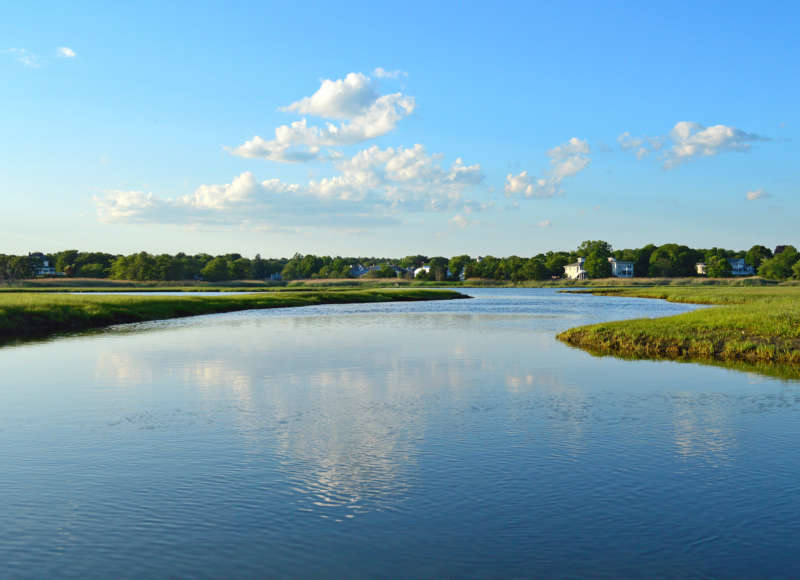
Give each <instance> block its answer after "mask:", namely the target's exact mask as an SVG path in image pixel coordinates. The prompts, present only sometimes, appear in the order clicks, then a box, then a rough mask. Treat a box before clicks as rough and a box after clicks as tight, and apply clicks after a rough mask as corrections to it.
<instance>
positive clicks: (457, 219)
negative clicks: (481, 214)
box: [450, 213, 469, 229]
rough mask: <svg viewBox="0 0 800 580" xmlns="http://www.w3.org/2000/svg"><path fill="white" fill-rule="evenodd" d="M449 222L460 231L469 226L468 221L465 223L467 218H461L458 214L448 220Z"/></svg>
mask: <svg viewBox="0 0 800 580" xmlns="http://www.w3.org/2000/svg"><path fill="white" fill-rule="evenodd" d="M450 221H451V222H452V223H453V224H455V225H457V226H458V227H460V228H462V229H463V228H465V227H467V226H468V225H469V221H467V218H465V217H464V216H462V215H461V214H460V213H459V214H456V215H454V216H453V217H452V218H450Z"/></svg>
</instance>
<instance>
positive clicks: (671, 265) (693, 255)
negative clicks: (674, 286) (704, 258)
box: [648, 244, 697, 277]
mask: <svg viewBox="0 0 800 580" xmlns="http://www.w3.org/2000/svg"><path fill="white" fill-rule="evenodd" d="M696 263H697V252H695V251H694V250H692V249H691V248H687V247H686V246H679V245H678V244H664V245H663V246H659V247H658V248H656V249H655V250H653V253H652V254H650V266H649V269H648V275H649V276H668V277H675V276H692V275H693V274H694V273H695V264H696Z"/></svg>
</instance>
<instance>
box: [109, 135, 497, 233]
mask: <svg viewBox="0 0 800 580" xmlns="http://www.w3.org/2000/svg"><path fill="white" fill-rule="evenodd" d="M440 161H441V156H440V155H431V154H429V153H428V152H427V151H426V150H425V148H424V147H423V146H422V145H415V146H414V147H410V148H402V147H398V148H392V147H389V148H386V149H380V148H378V147H375V146H373V147H370V148H369V149H365V150H363V151H360V152H358V153H357V154H356V155H354V156H353V157H352V158H349V159H344V160H341V161H339V162H338V163H336V168H337V169H338V174H337V175H334V176H332V177H326V178H323V179H320V180H312V181H309V182H308V183H307V184H306V185H305V186H302V185H299V184H290V183H285V182H283V181H281V180H279V179H268V180H266V181H258V180H257V179H256V178H255V176H254V175H253V174H252V173H251V172H249V171H248V172H244V173H242V174H241V175H239V176H237V177H235V178H234V179H233V180H231V182H230V183H227V184H211V185H201V186H199V187H198V188H197V189H195V191H194V192H193V193H191V194H187V195H183V196H180V197H175V198H157V197H155V196H154V195H153V194H152V193H145V192H142V191H111V192H108V193H107V194H106V195H105V196H103V197H95V199H94V201H95V206H96V209H97V213H98V217H99V219H100V220H101V221H103V222H148V221H149V222H157V223H192V222H197V223H208V222H211V223H227V224H241V223H245V222H246V223H251V222H254V220H255V218H259V216H260V219H261V220H262V222H263V221H270V220H273V221H274V220H275V219H277V216H278V215H285V216H290V217H291V219H292V220H293V221H296V220H298V219H299V220H307V219H308V218H309V216H318V217H319V216H326V215H333V214H340V215H341V214H347V215H349V216H350V217H351V218H352V217H353V216H360V218H363V219H364V220H369V219H373V218H375V217H377V218H381V217H383V218H391V216H392V215H393V214H394V213H395V212H396V211H398V210H405V211H451V210H455V211H459V212H461V213H463V214H470V213H474V212H478V211H483V210H486V209H488V208H489V207H490V205H489V204H479V203H476V202H473V201H471V200H469V199H466V197H465V193H466V192H467V191H468V190H469V188H471V187H473V186H475V185H478V184H480V183H481V182H482V181H483V179H484V176H483V174H482V173H481V168H480V166H479V165H477V164H476V165H467V164H465V163H464V162H463V161H462V160H461V159H456V160H455V161H454V162H453V163H451V164H450V165H449V166H444V165H442V164H441V163H440Z"/></svg>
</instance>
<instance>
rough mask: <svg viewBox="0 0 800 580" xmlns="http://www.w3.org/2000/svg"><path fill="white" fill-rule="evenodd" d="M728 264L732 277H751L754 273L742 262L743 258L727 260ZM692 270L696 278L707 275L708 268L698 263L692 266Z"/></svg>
mask: <svg viewBox="0 0 800 580" xmlns="http://www.w3.org/2000/svg"><path fill="white" fill-rule="evenodd" d="M728 264H729V265H730V267H731V275H732V276H752V275H754V274H755V273H756V270H755V268H753V267H752V266H751V265H750V264H748V263H747V262H745V261H744V258H728ZM694 269H695V271H696V272H697V275H698V276H706V275H707V274H708V266H706V264H705V262H698V263H697V264H695V265H694Z"/></svg>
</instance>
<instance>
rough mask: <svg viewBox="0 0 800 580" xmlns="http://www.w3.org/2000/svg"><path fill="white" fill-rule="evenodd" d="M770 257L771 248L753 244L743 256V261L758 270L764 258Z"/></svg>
mask: <svg viewBox="0 0 800 580" xmlns="http://www.w3.org/2000/svg"><path fill="white" fill-rule="evenodd" d="M771 257H772V250H770V249H769V248H767V247H765V246H759V245H755V246H753V247H752V248H750V249H749V250H747V254H746V255H745V257H744V261H745V262H747V263H748V264H750V265H751V266H752V267H753V268H755V269H756V270H758V268H759V267H760V266H761V264H762V263H763V262H764V260H769V259H770V258H771Z"/></svg>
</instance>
